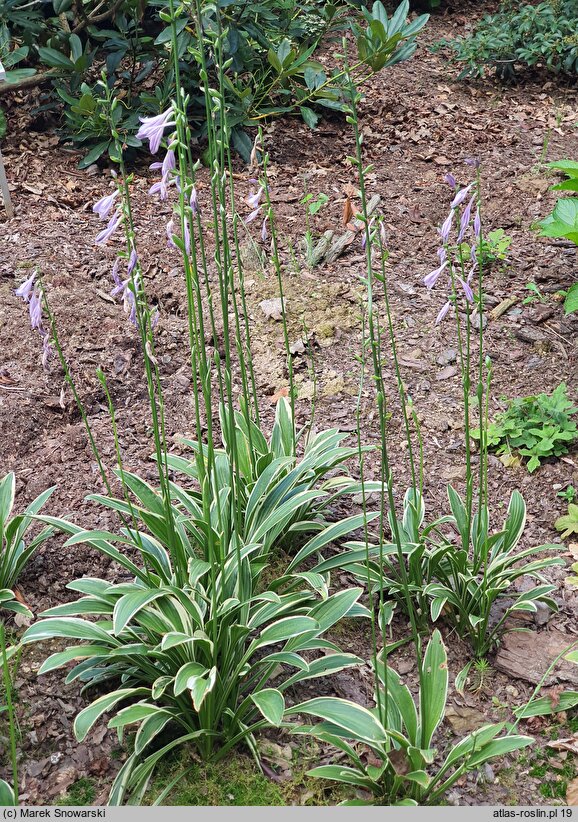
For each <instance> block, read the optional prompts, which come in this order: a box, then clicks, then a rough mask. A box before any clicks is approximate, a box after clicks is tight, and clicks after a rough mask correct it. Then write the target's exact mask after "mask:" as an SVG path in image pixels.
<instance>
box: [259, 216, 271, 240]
mask: <svg viewBox="0 0 578 822" xmlns="http://www.w3.org/2000/svg"><path fill="white" fill-rule="evenodd" d="M267 219H268V218H267V217H265V219H264V220H263V225H262V226H261V239H262V240H263V242H266V241H267V237H268V236H269V235H268V234H267Z"/></svg>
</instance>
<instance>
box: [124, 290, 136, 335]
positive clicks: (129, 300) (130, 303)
mask: <svg viewBox="0 0 578 822" xmlns="http://www.w3.org/2000/svg"><path fill="white" fill-rule="evenodd" d="M124 310H125V311H126V313H127V314H128V318H129V320H130V322H131V323H132V324H133V325H134V326H136V324H137V322H136V299H135V296H134V294H133V293H132V291H131V290H130V288H127V289H126V291H125V293H124Z"/></svg>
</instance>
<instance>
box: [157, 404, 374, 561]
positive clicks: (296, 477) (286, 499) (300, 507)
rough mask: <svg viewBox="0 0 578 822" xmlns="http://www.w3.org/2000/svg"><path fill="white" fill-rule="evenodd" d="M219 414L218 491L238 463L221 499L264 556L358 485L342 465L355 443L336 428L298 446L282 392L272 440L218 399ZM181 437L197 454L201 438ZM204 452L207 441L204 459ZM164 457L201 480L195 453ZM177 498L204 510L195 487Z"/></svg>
mask: <svg viewBox="0 0 578 822" xmlns="http://www.w3.org/2000/svg"><path fill="white" fill-rule="evenodd" d="M220 419H221V436H222V443H223V447H222V448H220V449H218V448H216V449H215V450H214V472H213V475H212V485H213V488H214V493H215V494H216V493H217V490H218V488H219V486H220V485H222V483H223V479H224V478H228V477H231V476H232V475H233V470H232V466H233V465H235V466H236V468H235V472H234V473H235V480H234V498H233V496H232V495H231V496H229V497H228V498H226V499H224V500H223V505H224V506H229V507H230V509H231V510H230V515H229V516H230V518H231V523H233V522H234V520H235V517H237V523H238V525H239V527H240V528H241V532H240V536H241V538H242V539H243V540H244V541H245V542H247V543H252V542H255V543H259V550H258V553H259V554H260V555H267V554H268V553H269V552H270V551H271V549H272V548H273V547H274V546H275V545H277V544H279V543H283V544H284V547H285V548H288V547H290V544H291V542H294V541H296V540H297V539H299V538H301V539H303V535H304V534H306V533H307V532H308V531H309V532H312V531H318V530H321V529H322V528H323V527H324V525H325V524H326V523H325V515H326V513H327V511H328V509H330V506H331V505H332V503H333V502H334V501H335V500H336V499H337V498H338V497H339V496H341V495H343V494H355V493H358V492H359V491H360V488H361V485H360V483H359V481H357V480H355V479H353V478H352V477H351V476H349V474H348V473H347V472H346V470H345V469H344V467H343V463H345V462H346V461H347V460H349V459H351V458H352V457H355V456H356V455H357V453H358V450H357V448H350V447H347V446H344V445H342V442H343V440H344V439H345V436H346V435H345V434H342V433H340V432H339V430H338V429H336V428H332V429H328V430H327V431H322V432H320V433H318V434H313V435H310V436H307V437H306V438H305V437H303V438H304V439H305V442H304V444H303V446H302V449H301V443H300V440H301V439H302V437H301V436H300V434H299V433H298V432H296V430H295V425H294V422H293V418H292V414H291V406H290V404H289V402H288V401H287V400H286V399H285V398H284V397H282V398H281V399H280V400H279V402H278V403H277V407H276V411H275V422H274V425H273V429H272V432H271V436H270V438H269V439H267V438H266V437H265V436H264V434H263V433H262V431H261V429H260V428H259V426H257V425H256V424H255V423H254V422H252V421H251V419H250V418H249V416H248V415H247V414H245V413H241V412H239V411H234V412H233V413H230V412H229V410H228V409H227V408H226V406H224V405H221V408H220ZM181 443H182V444H183V445H184V446H186V447H188V448H190V449H191V450H192V451H193V453H194V454H196V455H198V454H199V453H200V452H199V444H198V442H197V441H195V440H188V439H182V440H181ZM207 450H208V449H207V446H206V445H203V455H204V456H205V457H206V456H207ZM299 450H302V456H299V453H298V452H299ZM164 461H165V464H166V466H168V468H170V469H171V470H172V471H174V472H177V473H181V474H184V475H186V476H187V477H189V478H190V479H192V480H193V482H194V483H195V485H196V486H197V484H198V481H199V464H198V461H197V460H196V459H188V458H187V457H183V456H177V455H174V454H167V455H166V457H165V458H164ZM373 485H374V484H372V488H373ZM180 502H181V504H182V505H183V506H184V507H185V508H186V509H188V510H189V511H190V512H195V513H199V512H200V510H201V506H202V499H201V494H200V493H198V492H197V491H196V490H195V489H189V490H187V492H186V494H185V496H184V497H181V498H180ZM350 521H351V522H358V523H359V525H361V523H362V521H363V518H359V517H353V518H350V519H349V520H345V522H346V523H348V522H350ZM355 527H358V525H353V524H352V525H351V526H350V527H349V529H348V530H353V529H354V528H355Z"/></svg>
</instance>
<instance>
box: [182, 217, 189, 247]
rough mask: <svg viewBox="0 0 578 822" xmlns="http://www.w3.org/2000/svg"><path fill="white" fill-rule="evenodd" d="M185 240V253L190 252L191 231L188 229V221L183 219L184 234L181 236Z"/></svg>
mask: <svg viewBox="0 0 578 822" xmlns="http://www.w3.org/2000/svg"><path fill="white" fill-rule="evenodd" d="M183 239H184V241H185V251H186V252H187V254H190V253H191V232H190V230H189V221H188V220H185V236H184V237H183Z"/></svg>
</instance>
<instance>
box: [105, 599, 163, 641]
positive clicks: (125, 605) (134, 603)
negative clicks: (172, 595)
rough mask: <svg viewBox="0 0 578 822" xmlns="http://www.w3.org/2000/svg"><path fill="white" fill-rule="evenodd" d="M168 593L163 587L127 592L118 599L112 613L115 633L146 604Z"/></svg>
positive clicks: (121, 629) (118, 632)
mask: <svg viewBox="0 0 578 822" xmlns="http://www.w3.org/2000/svg"><path fill="white" fill-rule="evenodd" d="M166 595H167V592H166V591H164V590H163V589H162V588H161V589H160V590H159V589H157V590H154V589H153V590H151V589H148V590H147V589H145V590H143V591H133V592H132V593H130V594H125V595H124V596H123V597H121V598H120V599H119V600H117V602H116V604H115V606H114V612H113V615H112V626H113V631H114V633H115V634H116V635H117V636H118V635H119V634H120V633H121V632H122V631H123V630H124V629H125V628H126V626H127V625H128V623H129V622H130V620H131V619H132V618H133V617H134V616H136V614H138V612H139V611H141V610H142V609H143V608H144V607H145V606H146V605H149V604H150V603H151V602H154V600H155V599H160V597H164V596H166Z"/></svg>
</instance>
